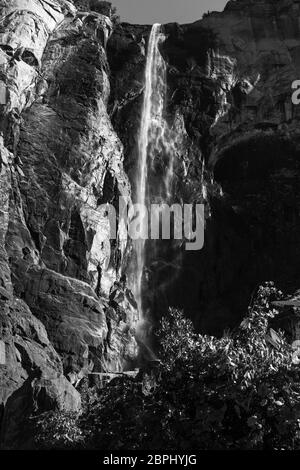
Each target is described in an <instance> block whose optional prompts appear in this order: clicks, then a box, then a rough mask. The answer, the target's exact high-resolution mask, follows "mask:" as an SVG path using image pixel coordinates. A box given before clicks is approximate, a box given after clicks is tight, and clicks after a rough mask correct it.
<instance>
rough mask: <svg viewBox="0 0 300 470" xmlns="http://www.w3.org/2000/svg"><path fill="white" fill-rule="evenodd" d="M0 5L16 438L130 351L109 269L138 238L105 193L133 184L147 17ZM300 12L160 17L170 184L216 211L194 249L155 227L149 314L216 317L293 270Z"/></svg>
mask: <svg viewBox="0 0 300 470" xmlns="http://www.w3.org/2000/svg"><path fill="white" fill-rule="evenodd" d="M0 8H1V27H0V103H1V104H0V112H1V140H0V155H1V167H0V169H1V173H0V181H1V182H0V237H1V240H0V241H1V242H0V340H1V342H0V358H1V361H0V362H1V364H0V383H1V386H0V407H1V408H0V422H1V436H2V437H1V440H2V445H3V446H4V447H12V446H15V447H18V446H20V445H22V446H26V445H28V446H29V445H30V443H26V442H25V443H24V438H22V429H23V428H22V426H23V424H24V418H25V421H26V417H28V416H29V415H30V414H32V413H34V412H36V413H38V412H41V411H44V410H45V409H52V408H59V409H60V408H67V409H71V410H72V409H73V410H74V409H75V410H76V409H79V408H80V396H79V394H78V392H77V390H76V385H77V383H78V381H79V380H80V379H81V378H82V377H83V376H84V375H87V374H88V373H89V372H91V371H118V370H122V369H124V368H126V367H129V366H130V365H132V364H133V363H134V360H135V358H136V355H137V347H136V340H135V338H134V332H133V329H132V327H133V326H134V322H133V320H134V317H135V314H136V312H135V307H134V302H130V300H128V298H126V293H125V291H126V289H125V290H124V289H123V290H122V288H120V286H119V284H114V283H115V282H116V281H119V280H120V278H121V276H122V275H123V274H124V273H126V274H128V267H129V266H131V263H130V260H131V257H132V253H131V246H130V243H126V242H122V241H121V239H122V237H121V235H122V234H121V230H122V227H121V225H120V226H118V234H119V237H118V238H117V240H116V241H114V240H112V241H109V240H108V236H107V235H108V232H109V222H108V218H107V213H106V211H105V210H104V209H103V206H102V205H103V204H105V203H107V202H109V203H112V204H117V202H118V198H119V196H123V198H124V199H125V200H126V201H127V202H128V204H129V205H130V204H131V200H132V199H134V197H135V191H136V188H135V187H134V175H135V172H136V162H137V158H138V155H137V133H138V129H139V123H140V113H141V102H142V94H143V88H144V68H145V51H146V48H147V41H148V37H149V32H150V27H149V26H135V25H128V24H115V22H113V21H112V20H113V17H112V15H111V9H110V8H109V6H107V5H106V6H105V8H104V7H103V2H97V1H85V2H84V1H79V0H77V1H74V2H73V3H72V2H69V1H65V0H39V1H38V0H13V1H12V0H9V1H8V0H7V1H5V0H2V1H1V2H0ZM103 8H104V9H103ZM299 17H300V3H299V2H298V1H293V0H280V1H276V2H275V1H268V0H259V1H255V0H252V1H251V0H236V1H230V2H229V3H228V4H227V6H226V8H225V11H224V12H222V13H211V14H209V15H206V16H205V17H204V18H203V19H202V20H201V21H197V22H196V23H193V24H191V25H183V26H179V25H177V24H169V25H165V26H164V33H165V35H166V38H167V39H166V41H165V43H164V44H163V45H162V46H161V52H162V54H163V56H164V58H165V61H166V62H167V67H168V76H167V86H168V101H167V106H166V121H167V123H168V129H169V132H170V137H172V142H173V144H172V145H173V148H172V152H173V153H172V154H173V155H174V167H173V177H172V184H171V188H172V194H173V199H174V200H173V202H185V203H188V202H204V203H205V207H206V226H205V245H204V248H203V250H201V251H199V252H186V251H185V250H184V249H183V247H182V246H180V244H174V243H165V244H162V245H161V246H160V247H159V249H158V251H156V254H155V257H154V256H153V251H152V250H151V245H149V249H148V254H147V276H145V289H146V291H147V292H148V297H149V299H148V306H149V308H150V309H151V310H152V315H153V318H154V319H158V318H159V317H160V315H161V314H162V313H164V312H165V311H166V308H167V307H168V306H169V305H173V306H178V307H182V308H184V309H185V312H186V314H187V315H189V316H191V317H192V318H193V320H194V323H195V325H196V326H197V327H198V328H200V329H202V330H205V331H207V332H212V333H221V332H222V331H223V329H224V328H226V327H230V326H234V325H235V324H236V322H237V321H238V320H239V318H240V315H241V312H243V310H244V309H245V307H246V305H247V304H248V302H249V299H250V295H251V292H252V291H253V289H254V288H255V287H256V286H257V284H259V283H260V282H261V281H263V280H269V279H273V280H274V281H276V282H277V283H278V284H279V285H280V287H282V288H284V289H286V290H288V291H290V292H292V291H293V290H295V289H296V288H299V281H300V279H299V273H298V266H297V257H298V254H299V251H300V242H299V240H300V237H299V228H298V227H299V226H300V225H299V217H300V212H299V203H300V194H299V184H298V183H299V178H300V172H299V168H298V166H299V163H298V162H299V150H298V145H299V131H298V122H299V117H300V107H299V109H298V107H297V106H294V105H293V104H292V102H291V94H292V90H291V84H292V82H293V80H295V79H300V30H299V28H300V26H299V24H300V23H299ZM164 158H165V156H163V155H158V156H157V173H156V174H155V175H153V176H152V177H153V181H152V184H153V185H155V184H157V183H158V181H159V175H160V168H161V167H162V165H164V163H165V162H164ZM129 274H130V273H129ZM114 285H115V286H117V287H116V289H119V291H120V292H119V293H120V295H118V296H115V297H114V300H113V301H112V298H111V296H110V295H109V294H110V291H111V289H112V288H114ZM118 286H119V287H118ZM12 416H14V419H11V417H12ZM22 423H23V424H22ZM20 443H21V444H20Z"/></svg>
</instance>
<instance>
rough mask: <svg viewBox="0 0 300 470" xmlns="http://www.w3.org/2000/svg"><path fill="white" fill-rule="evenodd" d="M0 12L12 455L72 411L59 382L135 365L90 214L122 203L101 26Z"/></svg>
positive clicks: (5, 411)
mask: <svg viewBox="0 0 300 470" xmlns="http://www.w3.org/2000/svg"><path fill="white" fill-rule="evenodd" d="M0 6H1V17H2V22H1V29H0V72H1V74H0V80H1V83H0V95H1V105H0V112H1V132H2V136H3V137H1V140H0V154H1V167H0V170H1V172H0V179H1V184H0V188H1V189H0V219H1V220H0V221H1V223H0V241H1V243H0V268H1V269H0V325H1V328H0V340H1V344H4V346H5V364H1V365H0V380H1V386H0V390H1V391H0V406H1V408H0V421H1V430H2V431H1V433H2V434H1V435H2V438H1V440H2V445H3V446H4V447H11V446H15V447H18V446H20V445H22V446H24V445H27V444H26V443H25V444H24V442H23V443H22V444H21V441H22V432H23V431H24V429H25V427H26V426H27V425H28V423H27V419H28V417H29V415H30V414H31V413H33V412H42V411H44V410H45V409H52V408H55V407H57V408H58V409H62V408H67V409H70V410H78V408H79V407H80V398H79V395H78V393H77V391H76V390H75V388H74V387H73V386H72V385H71V383H70V382H69V381H67V379H66V377H64V375H65V376H67V377H68V379H69V380H70V381H71V382H72V383H73V384H74V385H76V384H77V383H78V381H79V380H80V378H82V377H83V376H84V375H85V374H87V373H89V372H90V371H91V370H98V371H103V370H104V371H106V370H108V371H111V370H112V371H115V370H120V369H122V368H123V367H124V364H125V363H126V361H128V360H132V359H133V358H134V357H135V354H136V347H135V340H134V337H133V334H132V332H131V331H130V325H129V324H128V323H126V321H125V320H122V319H121V318H119V316H118V314H117V313H116V312H114V310H113V309H112V307H110V306H109V291H110V288H111V287H112V285H113V283H114V281H115V280H116V279H117V278H118V277H119V276H120V275H121V272H122V269H123V266H122V262H123V261H122V260H123V256H124V255H125V253H126V250H127V243H126V240H125V241H124V242H121V241H112V242H111V243H110V242H109V240H108V237H107V234H108V232H109V221H108V217H107V214H106V213H105V210H104V209H103V208H102V209H101V208H100V205H101V204H104V203H106V202H111V203H114V204H116V203H117V201H118V197H119V196H123V197H124V199H125V201H127V202H128V203H130V185H129V181H128V178H127V176H126V174H125V172H124V170H123V164H122V161H123V146H122V144H121V142H120V140H119V138H118V136H117V135H116V133H115V131H114V129H113V127H112V124H111V122H110V119H109V117H108V114H107V111H106V106H107V102H108V98H109V94H110V84H109V77H108V74H109V67H108V63H107V58H106V51H105V47H106V43H107V40H108V38H109V35H110V34H111V31H112V23H111V21H110V19H109V18H108V17H106V16H104V15H102V14H101V13H99V12H93V11H86V12H84V11H81V12H77V10H76V8H75V7H74V5H73V4H72V3H70V2H67V1H64V0H59V1H55V0H51V1H48V0H47V1H46V0H45V1H37V0H15V1H13V2H5V1H4V2H1V5H0ZM120 230H122V228H121V227H119V228H118V234H119V235H120V233H121V232H120ZM54 348H55V349H54ZM63 374H64V375H63ZM23 441H24V436H23Z"/></svg>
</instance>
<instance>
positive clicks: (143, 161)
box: [134, 24, 166, 321]
mask: <svg viewBox="0 0 300 470" xmlns="http://www.w3.org/2000/svg"><path fill="white" fill-rule="evenodd" d="M164 40H165V36H164V34H163V33H162V30H161V25H160V24H154V25H153V26H152V30H151V34H150V38H149V45H148V53H147V62H146V70H145V90H144V99H143V107H142V116H141V126H140V131H139V138H138V156H139V161H138V169H137V176H136V202H137V203H138V204H141V205H142V206H144V207H148V205H149V198H148V169H149V168H150V167H151V165H152V162H153V160H154V154H155V148H156V147H157V143H158V142H159V141H160V140H161V139H162V137H163V134H164V132H165V127H166V126H165V122H164V119H163V110H164V104H165V97H166V64H165V61H164V59H163V57H162V55H161V54H160V51H159V44H160V43H161V42H163V41H164ZM144 223H145V224H147V227H148V220H146V216H145V218H144ZM135 251H136V263H137V269H136V279H135V286H134V291H135V297H136V300H137V304H138V310H139V320H140V321H142V320H143V319H144V314H143V302H142V281H143V271H144V265H145V240H144V239H140V240H137V241H136V242H135Z"/></svg>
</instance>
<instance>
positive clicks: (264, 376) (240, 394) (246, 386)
mask: <svg viewBox="0 0 300 470" xmlns="http://www.w3.org/2000/svg"><path fill="white" fill-rule="evenodd" d="M280 296H281V293H280V292H278V291H277V290H276V289H275V287H274V285H273V284H272V283H269V284H266V285H265V286H263V287H260V288H259V290H258V292H257V295H256V298H255V299H254V301H253V304H252V305H251V307H250V308H249V310H248V313H247V316H246V317H245V319H244V320H243V322H242V323H241V325H240V327H239V328H237V329H236V330H235V331H233V332H232V333H231V334H230V335H227V336H224V337H223V338H221V339H217V338H214V337H211V336H206V335H200V334H196V333H195V331H194V330H193V326H192V323H191V321H190V320H188V319H187V318H185V317H184V315H183V314H182V312H180V311H178V310H176V309H170V311H169V314H168V316H166V317H164V318H163V319H162V321H161V328H160V330H159V332H158V337H159V342H160V348H161V350H160V355H161V360H162V365H161V366H160V367H159V368H157V369H155V370H153V371H152V372H149V373H148V374H144V378H143V380H142V381H133V380H130V379H125V378H122V379H119V380H117V381H115V382H114V383H111V384H109V385H108V386H107V387H106V388H104V389H103V390H101V391H98V392H97V393H96V394H95V391H93V394H91V397H92V398H91V399H89V406H87V407H85V410H84V411H83V413H82V415H81V416H80V417H78V419H77V420H75V426H74V429H75V430H76V431H75V434H74V436H72V433H70V429H69V425H68V422H66V424H65V425H63V424H62V422H61V420H64V419H69V418H66V417H62V418H61V420H59V419H58V418H56V420H57V421H55V420H54V419H53V417H52V421H51V420H50V424H49V425H47V426H45V424H43V425H42V426H41V427H40V429H39V441H40V442H43V443H45V442H46V441H47V435H45V430H46V431H47V432H49V429H50V431H51V436H50V441H51V445H52V446H53V447H56V445H57V444H58V445H60V446H61V445H62V444H64V443H66V444H67V445H69V444H70V440H69V438H70V439H71V440H72V442H73V444H74V445H77V444H78V443H79V445H82V440H81V438H82V439H83V440H84V445H85V446H86V447H89V448H97V449H115V450H117V449H142V448H146V449H165V450H167V449H174V448H179V449H188V448H193V449H214V450H215V449H299V447H300V429H299V425H300V406H299V405H300V376H299V366H298V365H296V364H293V362H292V351H291V347H290V346H289V345H288V344H287V342H286V341H285V339H284V336H283V335H282V334H281V333H280V332H279V333H278V337H277V341H276V342H275V343H274V341H270V338H269V332H268V330H269V321H270V319H272V318H273V317H274V316H275V315H276V314H277V312H276V311H275V310H274V309H272V307H271V301H272V300H275V299H278V298H280ZM147 381H148V382H149V381H150V382H151V387H147V386H146V385H147ZM153 382H155V386H153ZM44 419H45V418H44ZM60 434H62V435H64V438H63V436H62V438H59V435H60ZM52 436H57V437H56V438H55V439H56V441H55V442H56V443H55V442H54V440H53V437H52ZM66 436H67V437H66Z"/></svg>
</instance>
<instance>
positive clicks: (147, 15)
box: [110, 0, 227, 24]
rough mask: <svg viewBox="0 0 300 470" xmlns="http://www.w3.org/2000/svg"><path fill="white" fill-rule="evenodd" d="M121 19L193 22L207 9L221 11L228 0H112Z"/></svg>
mask: <svg viewBox="0 0 300 470" xmlns="http://www.w3.org/2000/svg"><path fill="white" fill-rule="evenodd" d="M110 1H111V2H112V4H113V5H114V6H116V7H117V9H118V13H119V15H120V17H121V21H124V22H128V23H135V24H153V23H171V22H177V23H192V22H193V21H196V20H199V19H200V18H201V17H202V15H203V13H206V12H207V11H214V10H215V11H221V10H223V9H224V6H225V5H226V3H227V0H110Z"/></svg>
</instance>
